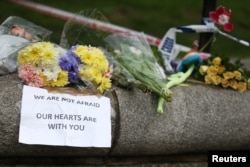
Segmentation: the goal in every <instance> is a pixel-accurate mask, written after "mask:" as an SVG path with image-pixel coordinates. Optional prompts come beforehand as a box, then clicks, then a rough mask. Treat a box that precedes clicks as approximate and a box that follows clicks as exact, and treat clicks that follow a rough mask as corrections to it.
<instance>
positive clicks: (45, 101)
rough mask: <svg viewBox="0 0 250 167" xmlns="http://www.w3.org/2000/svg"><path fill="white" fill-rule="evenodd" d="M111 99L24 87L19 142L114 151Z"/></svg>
mask: <svg viewBox="0 0 250 167" xmlns="http://www.w3.org/2000/svg"><path fill="white" fill-rule="evenodd" d="M110 110H111V107H110V99H109V98H107V97H103V96H102V97H97V96H89V95H88V96H73V95H69V94H61V93H48V91H47V90H46V89H41V88H34V87H29V86H24V87H23V96H22V108H21V120H20V131H19V142H20V143H25V144H41V145H57V146H75V147H111V116H110Z"/></svg>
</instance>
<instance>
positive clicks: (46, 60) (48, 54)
mask: <svg viewBox="0 0 250 167" xmlns="http://www.w3.org/2000/svg"><path fill="white" fill-rule="evenodd" d="M55 60H56V52H55V49H51V50H44V53H43V55H42V56H41V64H42V65H51V64H53V63H54V62H55Z"/></svg>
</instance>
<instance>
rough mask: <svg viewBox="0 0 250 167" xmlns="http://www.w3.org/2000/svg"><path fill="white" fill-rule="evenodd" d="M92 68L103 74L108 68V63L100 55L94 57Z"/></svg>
mask: <svg viewBox="0 0 250 167" xmlns="http://www.w3.org/2000/svg"><path fill="white" fill-rule="evenodd" d="M93 66H95V68H98V69H99V70H100V71H101V72H105V71H107V69H108V68H109V62H108V60H107V59H106V57H105V56H104V55H103V54H102V55H99V56H97V57H96V59H95V63H94V64H93Z"/></svg>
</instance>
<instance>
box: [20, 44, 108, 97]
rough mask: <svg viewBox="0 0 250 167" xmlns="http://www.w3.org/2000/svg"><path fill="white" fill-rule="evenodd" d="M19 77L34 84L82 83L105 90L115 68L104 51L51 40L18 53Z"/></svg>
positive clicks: (100, 90)
mask: <svg viewBox="0 0 250 167" xmlns="http://www.w3.org/2000/svg"><path fill="white" fill-rule="evenodd" d="M17 61H18V65H19V67H18V76H19V77H20V78H21V79H22V81H23V82H24V83H25V84H27V85H30V86H35V87H64V86H67V85H69V84H76V85H83V86H84V87H88V88H92V89H95V90H98V92H99V93H103V92H104V91H106V90H109V89H110V88H111V80H110V78H111V73H112V68H111V67H110V66H109V62H108V60H107V59H106V57H105V55H104V53H103V52H102V51H101V50H100V49H98V48H96V47H91V46H84V45H76V46H72V47H71V49H69V50H68V51H66V50H65V49H63V48H61V47H59V46H57V45H55V44H52V43H50V42H38V43H34V44H32V45H30V46H28V47H26V48H24V49H22V50H20V51H19V54H18V58H17Z"/></svg>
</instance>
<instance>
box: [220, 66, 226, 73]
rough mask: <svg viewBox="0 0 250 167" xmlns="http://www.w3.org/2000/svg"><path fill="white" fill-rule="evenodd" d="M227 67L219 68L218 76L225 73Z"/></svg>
mask: <svg viewBox="0 0 250 167" xmlns="http://www.w3.org/2000/svg"><path fill="white" fill-rule="evenodd" d="M225 69H226V68H225V67H224V66H218V74H222V73H223V72H224V71H225Z"/></svg>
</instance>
